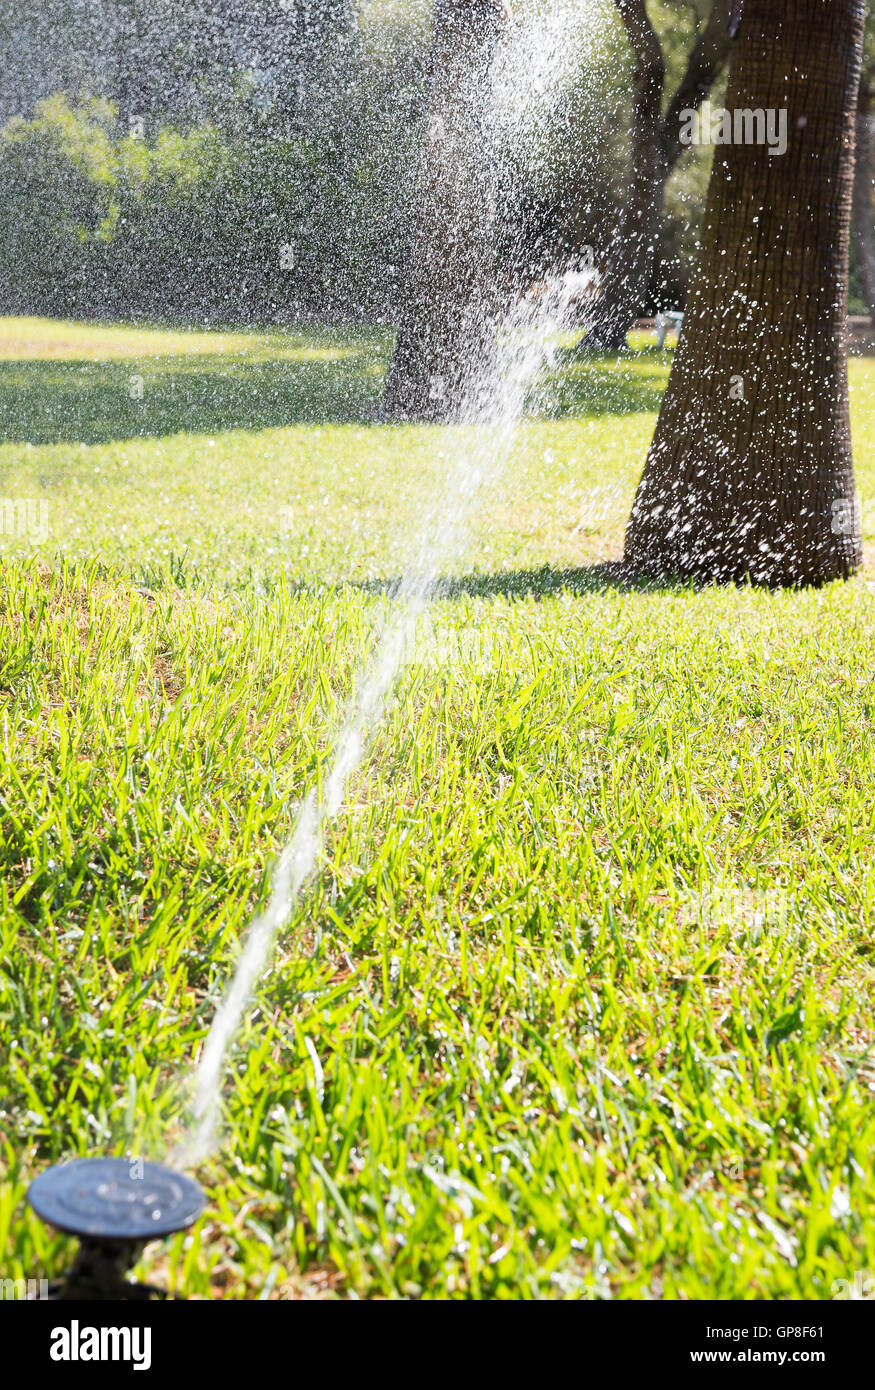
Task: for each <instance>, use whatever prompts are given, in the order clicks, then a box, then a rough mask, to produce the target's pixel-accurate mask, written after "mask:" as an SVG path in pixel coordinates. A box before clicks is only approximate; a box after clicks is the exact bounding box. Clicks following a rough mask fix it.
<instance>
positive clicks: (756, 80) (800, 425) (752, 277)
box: [626, 0, 865, 585]
mask: <svg viewBox="0 0 875 1390" xmlns="http://www.w3.org/2000/svg"><path fill="white" fill-rule="evenodd" d="M864 11H865V0H833V3H832V4H831V5H824V4H822V3H821V0H746V3H745V6H744V14H743V18H742V22H741V29H740V32H739V36H738V39H737V43H736V50H735V53H734V56H733V64H732V73H731V77H730V85H729V93H728V97H727V106H728V108H729V109H730V110H733V111H735V110H739V111H742V110H752V109H753V110H755V109H757V108H761V109H768V108H770V107H772V108H783V109H786V111H787V113H788V136H789V148H788V151H787V153H786V155H784V156H783V157H780V156H777V155H772V154H770V153H769V149H768V147H767V145H765V144H754V143H750V144H747V143H739V144H733V145H729V146H721V147H719V148H718V149H717V151H716V152H715V157H714V165H713V170H712V176H711V185H710V189H709V194H708V205H707V209H706V213H705V226H704V232H703V238H702V248H701V253H700V257H699V261H698V264H697V267H696V272H695V275H694V280H693V286H692V289H691V296H690V302H689V305H688V309H687V315H686V320H685V325H684V333H683V336H682V340H681V343H680V347H679V350H678V354H677V357H676V360H675V363H674V367H673V370H672V374H671V378H670V381H669V386H668V390H667V392H666V395H665V397H664V399H663V403H662V409H661V410H660V414H659V420H658V422H657V427H656V433H655V436H654V440H653V444H652V445H651V449H650V453H649V455H648V459H647V463H646V466H645V469H644V475H643V477H642V479H641V483H640V485H639V488H638V493H637V496H636V498H635V503H634V506H633V508H632V514H631V517H630V520H629V525H628V529H627V533H626V562H627V564H628V566H629V567H630V568H633V569H635V570H639V571H644V572H646V573H649V574H653V575H657V576H662V577H671V578H682V577H686V576H694V577H698V578H701V579H707V580H737V581H744V580H745V579H748V578H749V579H751V580H752V581H754V582H756V583H762V584H770V585H789V584H803V583H822V582H824V581H826V580H830V579H835V578H840V577H846V576H848V575H850V574H851V573H852V572H853V571H854V570H855V569H856V568H857V567H858V566H859V564H860V562H861V558H862V549H861V538H860V518H859V514H858V508H857V506H856V496H855V488H854V474H853V460H852V450H851V435H850V422H849V406H848V387H847V360H846V358H847V322H846V312H847V287H848V239H849V228H850V214H851V196H852V185H853V172H854V123H855V111H856V103H857V90H858V84H859V78H860V66H861V54H862V38H863V20H864Z"/></svg>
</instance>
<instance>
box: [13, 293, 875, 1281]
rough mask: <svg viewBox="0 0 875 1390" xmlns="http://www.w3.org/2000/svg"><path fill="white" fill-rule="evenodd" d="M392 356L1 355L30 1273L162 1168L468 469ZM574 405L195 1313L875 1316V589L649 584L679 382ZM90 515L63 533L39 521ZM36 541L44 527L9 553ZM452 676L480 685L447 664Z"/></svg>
mask: <svg viewBox="0 0 875 1390" xmlns="http://www.w3.org/2000/svg"><path fill="white" fill-rule="evenodd" d="M388 345H389V344H388V340H387V338H386V336H385V335H384V334H380V333H377V332H366V331H363V330H359V331H343V332H341V331H340V330H336V331H329V330H315V329H307V330H301V331H293V330H287V331H286V330H284V331H279V330H277V331H275V332H272V333H256V332H249V331H246V332H240V331H237V330H235V331H233V332H229V333H226V334H220V333H206V332H195V331H191V332H179V331H176V330H174V329H171V328H167V327H156V328H154V329H147V328H129V327H123V326H117V325H107V326H95V325H88V326H86V325H75V324H56V323H50V322H46V321H39V320H5V321H0V440H2V442H0V501H2V499H4V498H5V499H28V500H29V501H30V502H31V504H32V509H31V512H30V513H29V514H28V515H29V516H30V517H31V520H34V519H35V518H36V517H37V516H39V517H41V518H42V519H43V520H44V521H45V523H46V525H45V528H44V531H45V534H44V535H43V530H42V529H41V528H38V527H37V526H36V525H34V527H33V529H32V533H31V534H27V533H26V528H24V527H22V525H20V516H19V515H16V517H15V518H13V517H12V513H11V512H10V514H9V516H5V514H4V517H5V522H4V524H5V533H4V534H2V535H0V546H2V552H0V554H2V563H0V624H2V626H0V830H2V849H0V853H2V884H0V894H2V896H0V1162H2V1183H0V1252H3V1255H2V1263H0V1275H2V1276H3V1277H10V1278H17V1277H22V1276H24V1277H38V1276H39V1275H40V1274H43V1273H48V1274H49V1275H52V1274H55V1273H57V1272H59V1271H61V1270H63V1269H64V1268H65V1267H66V1266H67V1264H68V1263H69V1259H70V1252H71V1243H70V1242H68V1241H66V1240H65V1239H64V1238H62V1237H59V1236H55V1235H54V1234H53V1233H52V1232H51V1231H49V1230H48V1229H47V1228H46V1227H44V1226H42V1225H41V1224H40V1223H39V1222H38V1221H37V1220H36V1218H35V1217H33V1216H32V1215H31V1214H30V1213H29V1211H28V1210H27V1209H26V1207H25V1205H24V1202H23V1197H24V1192H25V1190H26V1187H27V1184H28V1182H29V1180H30V1179H31V1177H32V1176H34V1174H36V1173H37V1172H39V1171H41V1170H42V1168H44V1167H45V1166H46V1165H47V1164H49V1163H51V1162H53V1161H59V1160H61V1159H63V1158H67V1157H71V1156H74V1155H79V1154H82V1155H85V1154H99V1153H108V1152H113V1153H130V1154H137V1155H139V1154H145V1155H147V1156H150V1157H154V1158H157V1159H159V1160H160V1159H162V1158H164V1157H166V1155H167V1154H168V1152H170V1151H171V1150H172V1149H173V1147H174V1145H175V1144H176V1143H177V1142H178V1141H179V1139H180V1133H181V1130H180V1113H181V1103H182V1097H183V1094H184V1086H185V1083H186V1078H187V1076H188V1074H189V1072H190V1070H191V1066H192V1062H193V1060H194V1059H195V1058H196V1057H197V1054H198V1049H199V1047H200V1045H201V1044H202V1042H203V1038H204V1036H205V1033H206V1030H207V1028H208V1026H209V1022H210V1019H211V1017H212V1014H213V1011H214V1009H215V1007H216V1004H217V1003H218V1001H219V999H220V998H221V994H222V991H223V987H224V984H225V982H226V981H227V977H228V972H229V970H230V969H231V968H232V966H233V963H234V960H235V955H236V949H237V944H238V941H239V938H240V935H241V933H242V932H243V931H244V930H245V927H246V925H247V922H248V921H249V919H250V916H251V914H252V912H253V910H254V909H255V908H256V907H257V905H258V904H259V903H260V902H262V901H263V900H264V898H265V896H266V893H267V889H268V876H269V870H270V865H271V863H272V861H273V859H274V857H275V855H276V851H277V849H278V847H279V845H280V844H281V843H282V842H283V840H284V838H285V837H286V836H287V835H288V833H289V831H290V829H291V827H292V826H293V824H294V820H295V811H296V807H297V805H298V804H299V801H300V798H301V797H302V796H303V794H304V792H305V791H306V790H307V789H308V788H309V787H310V786H311V785H312V784H313V783H314V781H316V782H318V780H319V779H320V778H321V777H322V776H323V774H324V772H325V770H326V768H327V765H328V760H329V757H330V751H331V738H332V731H333V730H334V729H336V727H337V724H338V721H339V719H340V717H341V715H342V712H343V709H344V706H345V702H346V700H347V698H348V696H349V693H350V690H351V684H352V679H353V676H354V673H355V672H356V670H357V669H358V668H359V666H360V664H361V663H362V661H363V659H364V658H365V657H366V655H367V653H368V651H369V650H370V647H371V645H372V642H373V638H374V633H375V631H376V630H377V628H378V625H379V622H380V618H381V615H382V614H383V613H384V612H385V611H386V608H387V606H388V605H389V603H390V599H389V597H388V596H387V590H388V589H389V587H390V586H389V583H388V582H387V581H391V580H392V579H393V578H395V577H396V576H397V575H398V573H399V571H400V568H401V565H402V563H403V559H404V556H405V554H406V553H407V548H408V544H409V540H410V537H411V535H413V534H415V531H416V528H417V526H418V525H419V524H421V522H422V520H423V518H424V517H425V516H426V515H427V513H428V509H429V508H428V499H429V497H430V495H433V493H434V491H435V489H436V488H437V487H438V484H439V481H440V478H441V476H442V472H443V470H444V469H445V467H446V457H447V454H448V452H449V451H450V450H452V449H454V448H456V447H458V438H457V432H455V431H452V430H440V429H437V428H434V427H413V426H410V427H398V426H387V425H382V424H380V423H379V422H378V419H377V405H378V401H379V392H380V384H381V379H382V373H383V371H384V369H385V361H386V353H387V350H388ZM638 347H639V349H640V350H638V351H636V352H635V353H633V354H631V355H629V356H627V357H625V358H623V359H604V360H600V361H598V362H596V363H594V364H590V365H575V364H566V365H565V366H564V367H562V368H561V369H557V370H556V371H555V372H554V374H553V375H552V376H551V377H550V378H549V379H548V380H546V381H545V382H544V383H542V385H541V386H540V388H539V390H538V392H537V395H536V397H535V398H533V400H532V403H531V411H530V414H529V415H528V417H527V419H526V420H525V421H524V423H523V425H522V426H521V428H520V430H519V433H518V436H517V438H516V441H515V444H514V447H513V451H512V456H511V459H510V462H509V467H508V470H507V476H506V477H505V479H504V480H503V481H502V483H501V484H500V485H499V486H497V487H496V488H495V489H494V490H493V491H492V492H491V493H490V495H489V496H488V497H487V498H486V499H485V501H484V505H483V507H482V510H481V513H480V517H479V521H478V526H477V529H476V535H475V537H474V543H473V545H472V547H471V551H470V554H469V555H468V557H467V560H466V563H465V565H464V566H462V567H461V568H460V569H459V571H458V573H456V574H454V575H453V580H454V582H453V584H452V585H451V587H450V589H449V596H448V597H447V598H445V599H443V600H441V601H440V602H439V603H437V604H436V605H435V613H434V624H435V626H436V628H437V629H438V631H439V632H440V634H441V635H442V644H441V647H440V648H439V650H441V651H442V652H443V653H444V659H443V660H442V661H441V662H440V663H439V664H435V662H434V661H431V662H426V663H425V664H417V663H413V664H411V665H409V666H408V667H407V668H406V669H405V671H404V674H403V677H402V679H401V680H400V682H399V684H398V688H397V691H396V699H395V703H394V705H393V706H392V709H391V711H390V712H389V715H388V717H387V718H386V720H385V721H384V724H383V726H382V729H381V731H380V733H379V736H378V738H377V741H376V744H375V747H374V749H373V752H372V756H370V757H369V758H368V760H367V761H366V763H365V765H364V768H363V771H362V774H361V776H360V777H359V778H358V779H357V780H356V782H355V783H354V785H353V787H352V788H351V792H350V796H349V799H348V801H347V804H346V805H345V807H344V809H343V811H342V813H341V815H340V816H339V817H338V819H337V820H336V821H335V823H334V824H333V826H332V828H331V831H330V833H329V836H328V839H327V843H326V846H325V852H324V855H323V858H322V860H321V863H320V867H319V872H318V875H317V876H316V878H315V879H314V881H313V882H312V884H311V885H310V888H309V889H308V892H307V894H306V896H305V897H304V899H303V900H302V901H301V903H300V905H299V910H298V912H297V915H296V916H295V918H294V919H293V920H292V921H291V922H290V923H289V925H288V928H287V930H286V931H285V932H284V933H283V934H282V937H281V940H280V944H279V950H278V952H277V955H276V957H275V959H274V962H273V966H272V968H271V970H270V972H269V974H268V976H267V977H266V979H264V980H263V981H262V983H261V984H260V986H259V989H258V993H257V1000H256V1007H255V1009H254V1010H253V1011H252V1013H251V1015H250V1017H249V1019H248V1021H247V1024H246V1027H245V1029H244V1031H243V1033H242V1034H241V1036H240V1038H239V1041H238V1046H237V1048H236V1050H235V1052H234V1054H233V1061H232V1066H231V1068H230V1071H229V1074H228V1076H227V1079H226V1088H225V1093H224V1122H225V1129H224V1137H223V1143H222V1146H221V1148H220V1150H219V1151H218V1152H217V1153H216V1154H215V1155H214V1156H213V1157H212V1158H210V1159H208V1160H207V1161H206V1162H205V1163H204V1164H203V1165H202V1166H201V1167H200V1168H199V1169H198V1171H197V1176H198V1177H199V1179H200V1180H201V1182H202V1183H203V1185H204V1187H205V1188H206V1190H207V1194H208V1209H207V1214H206V1215H205V1217H204V1218H203V1219H202V1220H201V1221H200V1222H199V1224H198V1225H197V1227H196V1228H194V1230H193V1232H191V1233H189V1234H187V1235H185V1236H178V1237H175V1238H174V1239H172V1240H171V1241H168V1242H165V1243H163V1244H162V1243H159V1244H155V1245H152V1246H149V1247H148V1248H147V1250H146V1253H145V1256H144V1259H143V1262H142V1264H141V1266H140V1267H139V1270H138V1272H139V1273H140V1274H141V1275H142V1276H144V1277H145V1276H149V1277H151V1278H152V1279H153V1280H155V1281H157V1282H164V1283H165V1284H166V1285H167V1286H168V1287H170V1288H172V1289H175V1290H179V1291H184V1292H185V1293H186V1294H187V1295H188V1296H190V1297H204V1296H212V1297H226V1298H253V1297H257V1298H298V1297H311V1298H312V1297H319V1298H324V1297H337V1296H340V1297H349V1296H355V1295H357V1296H359V1297H365V1296H370V1297H398V1296H402V1297H426V1298H432V1297H446V1296H451V1297H480V1298H484V1297H486V1298H520V1297H536V1298H543V1297H548V1298H573V1299H580V1298H584V1299H605V1298H615V1299H619V1298H661V1297H665V1298H687V1299H698V1298H705V1297H718V1298H786V1297H804V1298H815V1299H828V1298H831V1297H834V1296H835V1295H836V1292H837V1291H840V1290H841V1289H842V1288H846V1287H847V1285H837V1284H836V1281H840V1280H844V1281H848V1284H851V1285H853V1282H854V1280H855V1276H858V1275H859V1276H861V1277H862V1278H866V1277H868V1275H869V1274H870V1273H872V1272H875V1176H873V1159H875V1109H873V1100H875V1052H873V1045H875V1032H873V1016H872V996H873V983H875V969H873V963H875V740H873V722H875V689H873V681H872V673H873V670H875V567H873V566H872V565H871V557H872V556H873V553H875V552H873V543H875V361H873V360H856V361H853V362H852V363H851V375H852V391H853V413H854V431H855V447H856V455H857V464H858V476H859V484H860V491H861V494H862V503H863V519H864V530H865V532H866V540H867V551H868V554H869V556H870V566H869V567H867V569H866V570H864V572H863V574H862V575H861V576H859V577H858V578H856V579H855V580H853V581H852V582H851V583H849V584H845V585H835V586H832V587H829V588H827V589H823V590H820V591H817V592H801V593H779V594H769V593H763V592H759V591H754V590H748V589H743V590H737V589H707V590H704V591H698V592H697V591H695V590H694V589H691V588H683V589H680V588H679V589H670V588H661V589H651V590H642V589H634V588H628V587H623V586H622V585H620V584H618V583H617V582H616V581H615V580H613V579H612V578H611V571H610V570H606V569H605V568H604V566H603V562H604V561H605V560H610V559H611V558H615V557H616V556H617V555H618V554H619V553H620V549H621V545H622V527H623V522H624V520H625V516H626V514H627V511H628V507H629V504H630V501H631V498H632V495H633V492H634V486H635V482H636V479H637V476H638V473H639V472H640V468H641V465H642V463H643V458H644V454H645V452H646V447H647V443H648V440H649V437H650V434H651V433H652V429H653V424H654V420H655V412H656V409H657V408H658V403H659V397H660V394H661V391H662V389H663V386H664V383H665V379H666V364H667V362H668V361H669V360H670V358H669V356H668V355H665V356H663V355H659V354H657V353H655V352H654V351H652V350H651V349H649V348H647V347H646V346H644V345H642V344H641V343H639V344H638ZM39 502H43V503H44V504H45V507H44V508H43V510H42V511H40V510H39V508H38V505H37V504H38V503H39ZM13 520H14V522H15V524H12V521H13ZM447 653H449V655H447Z"/></svg>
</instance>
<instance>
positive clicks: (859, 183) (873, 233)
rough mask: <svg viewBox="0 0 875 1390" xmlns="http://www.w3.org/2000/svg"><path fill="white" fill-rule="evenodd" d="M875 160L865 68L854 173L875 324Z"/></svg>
mask: <svg viewBox="0 0 875 1390" xmlns="http://www.w3.org/2000/svg"><path fill="white" fill-rule="evenodd" d="M873 179H875V160H873V147H872V74H871V73H870V72H865V73H864V74H863V80H862V81H861V83H860V97H859V100H858V102H857V168H856V173H855V176H854V246H855V249H856V253H857V266H858V269H859V272H860V281H861V284H862V288H863V299H864V300H865V303H866V307H867V308H868V310H869V315H870V317H871V319H872V327H873V328H875V228H873V205H872V182H873Z"/></svg>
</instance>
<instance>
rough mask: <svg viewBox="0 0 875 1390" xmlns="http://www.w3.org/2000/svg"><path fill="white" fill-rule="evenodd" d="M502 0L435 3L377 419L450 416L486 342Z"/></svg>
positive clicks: (485, 366)
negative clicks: (416, 190) (414, 184)
mask: <svg viewBox="0 0 875 1390" xmlns="http://www.w3.org/2000/svg"><path fill="white" fill-rule="evenodd" d="M504 15H505V6H504V4H503V3H502V0H436V6H435V21H434V38H433V40H432V50H431V92H430V99H429V125H428V137H427V142H426V147H425V150H424V152H423V156H422V184H421V190H420V194H419V206H418V211H417V216H416V221H415V225H414V230H413V238H412V246H411V255H410V262H409V265H408V268H407V280H406V286H405V294H404V301H403V308H402V314H401V321H400V324H399V328H398V338H397V342H396V345H395V353H394V356H393V359H392V364H391V367H390V369H389V375H388V378H387V381H386V392H385V400H384V413H385V416H386V418H388V419H391V420H433V421H442V420H454V419H458V418H460V417H461V416H462V415H464V414H466V413H467V412H468V411H469V410H470V408H471V400H470V397H471V392H472V389H473V387H474V385H475V383H476V380H477V377H478V374H481V373H483V372H486V371H488V370H489V367H490V363H491V362H492V360H493V355H494V345H495V324H494V314H495V309H496V304H495V284H496V276H495V262H494V254H495V251H494V221H495V166H494V157H493V139H492V120H491V81H490V69H491V65H492V58H493V55H494V52H495V47H496V44H497V40H498V37H499V34H500V32H501V27H502V20H503V18H504Z"/></svg>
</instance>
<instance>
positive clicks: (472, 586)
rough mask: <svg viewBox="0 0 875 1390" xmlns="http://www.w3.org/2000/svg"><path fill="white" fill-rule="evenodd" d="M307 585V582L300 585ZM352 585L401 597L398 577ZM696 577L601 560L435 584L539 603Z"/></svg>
mask: <svg viewBox="0 0 875 1390" xmlns="http://www.w3.org/2000/svg"><path fill="white" fill-rule="evenodd" d="M301 587H302V588H303V587H306V586H304V585H302V586H301ZM339 587H341V588H344V587H350V588H356V589H359V590H361V591H363V592H365V593H371V594H384V595H387V596H388V597H390V598H395V597H397V596H398V594H399V592H400V587H401V580H400V579H399V578H392V579H371V580H365V581H363V582H361V583H358V582H355V581H350V583H349V584H348V585H340V586H339ZM701 587H702V586H701V585H700V584H697V583H696V582H694V581H693V580H684V581H680V580H678V581H677V582H674V583H673V582H671V581H669V580H662V579H655V578H654V577H653V576H651V575H646V574H640V573H638V572H636V571H635V570H632V569H629V568H627V566H626V565H625V564H624V563H623V561H622V560H608V561H602V562H601V563H600V564H593V565H581V566H578V567H575V568H568V569H557V568H555V567H554V566H552V565H542V566H541V567H540V568H539V569H525V570H508V571H505V572H502V573H499V574H463V575H459V576H458V577H452V578H446V579H440V580H438V582H437V585H436V587H435V591H434V596H435V597H436V598H459V597H460V596H462V595H467V596H468V597H471V598H504V599H529V598H531V599H534V600H535V601H536V602H540V601H541V600H542V599H545V598H553V597H555V596H556V595H557V594H578V595H583V594H594V593H605V592H607V591H609V590H616V591H617V592H619V593H624V594H634V593H641V594H646V593H680V592H682V591H685V590H686V591H688V590H696V589H699V588H701Z"/></svg>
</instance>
